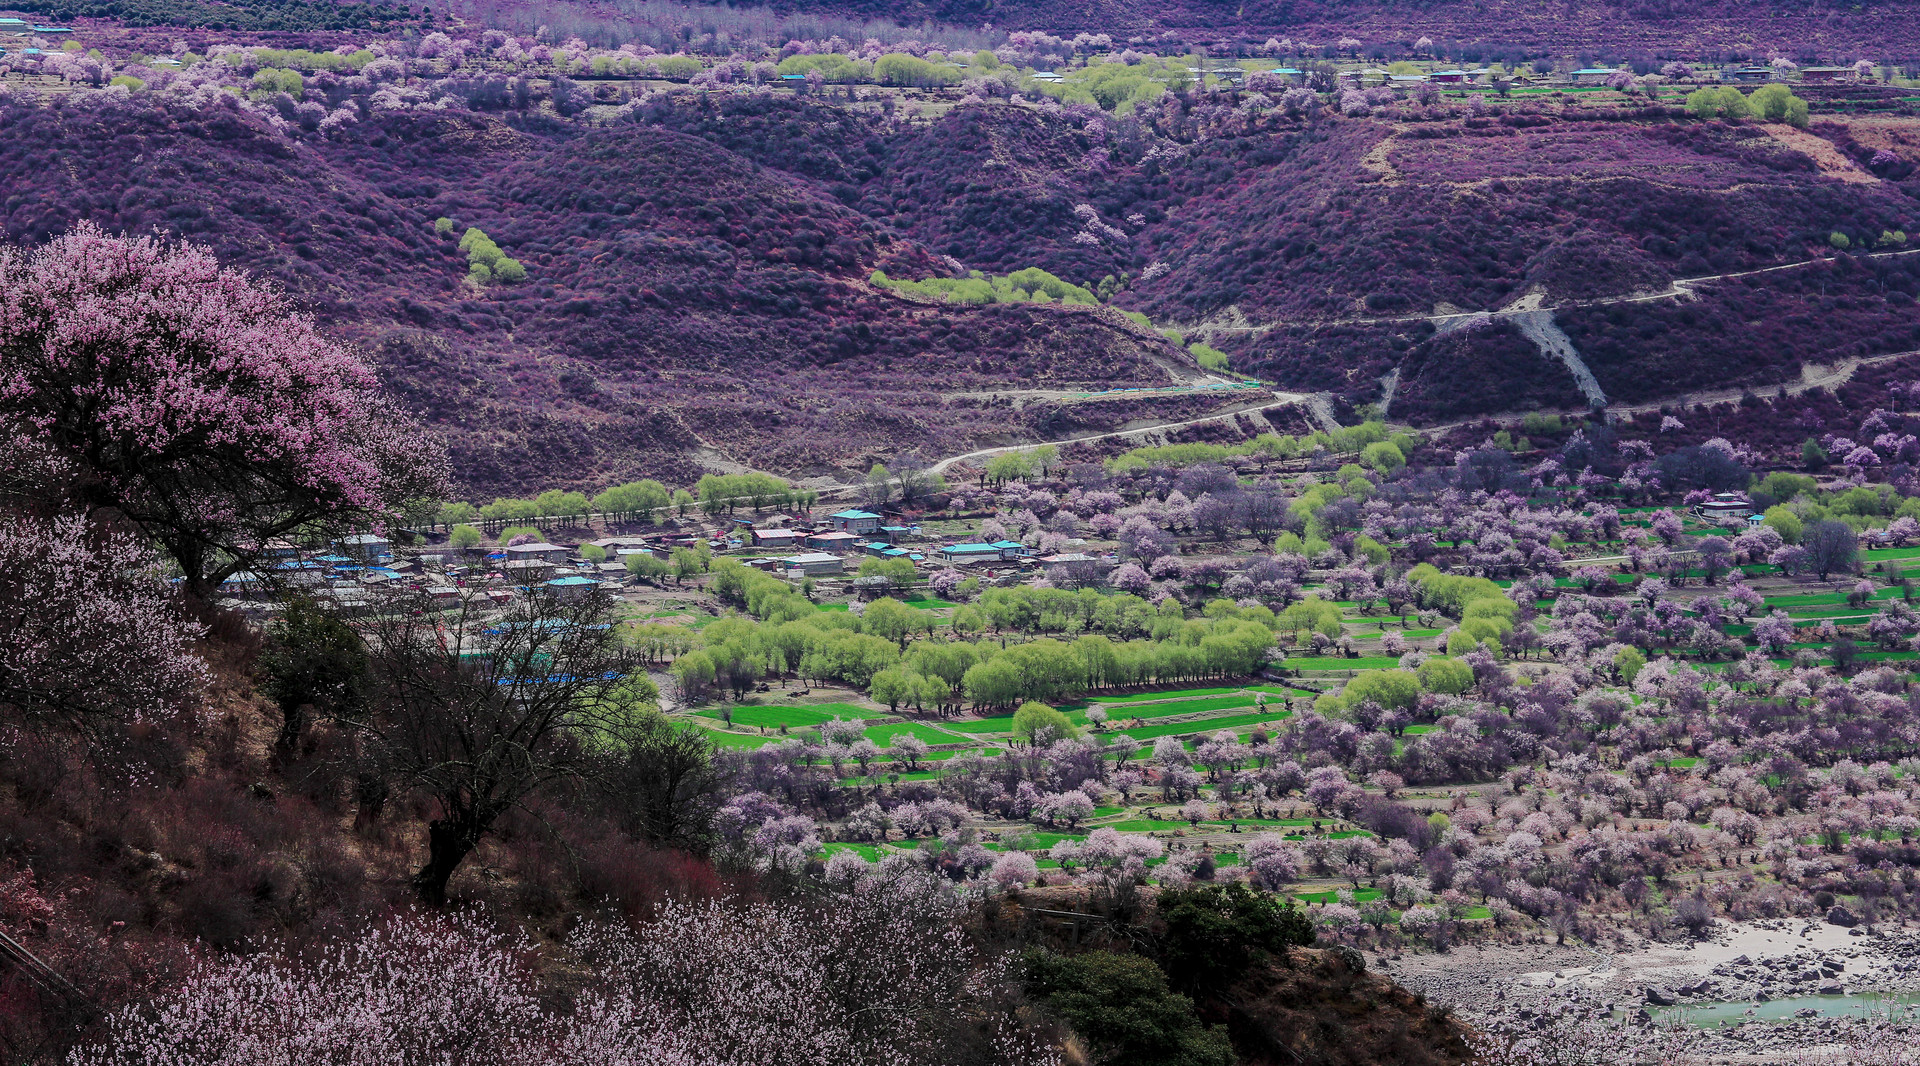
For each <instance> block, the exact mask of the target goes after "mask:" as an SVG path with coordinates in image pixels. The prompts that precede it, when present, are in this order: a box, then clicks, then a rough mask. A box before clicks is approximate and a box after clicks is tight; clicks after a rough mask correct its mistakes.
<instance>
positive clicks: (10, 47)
mask: <svg viewBox="0 0 1920 1066" xmlns="http://www.w3.org/2000/svg"><path fill="white" fill-rule="evenodd" d="M71 33H73V28H72V27H70V26H42V25H39V24H38V23H34V22H29V21H27V20H26V19H23V18H14V17H12V16H7V17H0V56H4V55H21V56H37V55H40V54H41V50H40V49H39V48H35V47H32V45H33V44H34V43H35V42H34V38H35V37H58V36H65V35H69V34H71ZM39 43H40V44H45V43H46V42H45V41H41V42H39Z"/></svg>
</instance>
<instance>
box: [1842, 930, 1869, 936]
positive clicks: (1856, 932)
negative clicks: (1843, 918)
mask: <svg viewBox="0 0 1920 1066" xmlns="http://www.w3.org/2000/svg"><path fill="white" fill-rule="evenodd" d="M1847 935H1848V936H1866V935H1867V931H1866V930H1865V929H1849V930H1847Z"/></svg>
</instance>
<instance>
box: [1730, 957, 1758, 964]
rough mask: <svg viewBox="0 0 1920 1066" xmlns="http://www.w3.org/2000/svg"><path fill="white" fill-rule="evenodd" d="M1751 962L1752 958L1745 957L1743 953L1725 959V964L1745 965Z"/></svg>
mask: <svg viewBox="0 0 1920 1066" xmlns="http://www.w3.org/2000/svg"><path fill="white" fill-rule="evenodd" d="M1752 962H1753V960H1752V959H1749V958H1747V957H1746V956H1745V955H1735V956H1734V957H1733V958H1731V959H1728V960H1727V965H1729V966H1746V965H1749V964H1751V963H1752Z"/></svg>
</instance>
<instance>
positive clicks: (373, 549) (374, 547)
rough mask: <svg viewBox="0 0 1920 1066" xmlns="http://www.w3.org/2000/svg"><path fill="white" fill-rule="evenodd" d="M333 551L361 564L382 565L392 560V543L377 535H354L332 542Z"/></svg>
mask: <svg viewBox="0 0 1920 1066" xmlns="http://www.w3.org/2000/svg"><path fill="white" fill-rule="evenodd" d="M333 550H334V551H335V552H337V553H338V554H340V555H342V556H345V557H346V558H348V559H352V560H355V561H357V562H362V563H384V562H386V561H387V560H388V559H391V558H393V542H392V541H390V540H388V539H387V538H385V537H382V536H380V535H379V534H377V533H354V534H352V535H350V536H345V537H341V538H340V539H339V540H336V541H334V542H333Z"/></svg>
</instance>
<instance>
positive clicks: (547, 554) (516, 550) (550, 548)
mask: <svg viewBox="0 0 1920 1066" xmlns="http://www.w3.org/2000/svg"><path fill="white" fill-rule="evenodd" d="M572 554H573V549H571V548H563V547H561V546H560V545H558V544H548V543H547V542H545V541H541V542H539V543H538V544H515V545H513V546H511V547H509V548H508V549H507V560H508V561H509V563H514V562H525V561H527V560H529V559H540V560H544V561H546V562H549V563H564V562H566V561H567V557H568V556H569V555H572Z"/></svg>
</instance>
